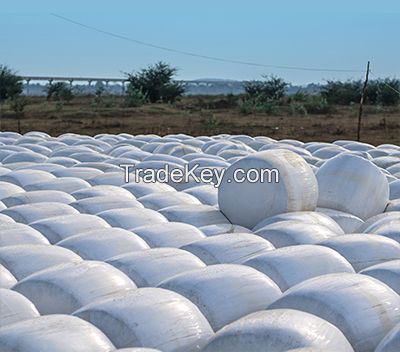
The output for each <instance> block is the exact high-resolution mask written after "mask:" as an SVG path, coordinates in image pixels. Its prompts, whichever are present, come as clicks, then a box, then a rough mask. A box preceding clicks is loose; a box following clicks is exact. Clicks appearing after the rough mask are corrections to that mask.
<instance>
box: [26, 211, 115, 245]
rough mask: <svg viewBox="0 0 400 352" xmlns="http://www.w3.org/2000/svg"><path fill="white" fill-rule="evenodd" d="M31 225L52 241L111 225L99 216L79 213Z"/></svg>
mask: <svg viewBox="0 0 400 352" xmlns="http://www.w3.org/2000/svg"><path fill="white" fill-rule="evenodd" d="M30 226H32V227H33V228H34V229H35V230H37V231H39V232H40V233H42V234H43V236H45V237H46V238H47V239H48V240H49V242H50V243H57V242H59V241H61V240H63V239H65V238H67V237H70V236H73V235H77V234H79V233H83V232H87V231H92V230H96V229H104V228H109V227H110V225H109V224H108V223H107V222H106V221H104V220H103V219H102V218H100V217H98V216H95V215H89V214H79V213H78V214H72V215H64V216H55V217H51V218H48V219H43V220H38V221H35V222H33V223H31V224H30Z"/></svg>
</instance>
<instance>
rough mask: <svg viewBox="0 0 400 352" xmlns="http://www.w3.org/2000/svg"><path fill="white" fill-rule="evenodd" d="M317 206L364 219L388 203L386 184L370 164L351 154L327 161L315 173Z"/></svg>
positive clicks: (379, 211) (375, 168) (381, 210)
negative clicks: (317, 196)
mask: <svg viewBox="0 0 400 352" xmlns="http://www.w3.org/2000/svg"><path fill="white" fill-rule="evenodd" d="M316 177H317V180H318V186H319V198H318V207H322V208H330V209H336V210H340V211H343V212H347V213H351V214H353V215H356V216H358V217H359V218H361V219H363V220H365V219H368V218H370V217H371V216H374V215H376V214H379V213H382V212H383V211H384V210H385V208H386V205H387V203H388V202H389V184H388V182H387V180H386V177H385V176H384V175H383V174H382V172H381V171H380V170H379V169H378V168H377V167H376V166H375V165H374V164H373V163H371V162H370V161H368V160H365V159H363V158H360V157H358V156H354V155H351V154H342V155H339V156H337V157H335V158H333V159H330V160H328V161H327V162H326V163H325V164H324V165H323V166H321V167H320V168H319V170H318V172H317V174H316Z"/></svg>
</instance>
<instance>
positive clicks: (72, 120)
mask: <svg viewBox="0 0 400 352" xmlns="http://www.w3.org/2000/svg"><path fill="white" fill-rule="evenodd" d="M357 114H358V106H357V105H354V106H348V107H334V108H333V111H332V112H331V113H329V114H324V115H312V114H307V115H302V114H296V113H294V114H293V113H292V112H291V111H290V109H289V107H285V106H283V107H280V108H279V111H278V112H277V113H274V114H266V113H255V114H250V115H244V114H242V113H241V112H240V111H239V108H238V107H237V106H236V105H235V104H232V103H230V102H229V101H227V100H226V99H225V98H224V97H185V98H183V99H182V100H181V101H179V102H178V103H176V104H174V105H169V104H149V105H145V106H142V107H137V108H126V107H122V98H121V97H105V98H104V101H103V102H102V103H101V104H100V105H98V104H97V105H95V104H94V103H93V98H92V97H78V98H75V99H74V100H73V101H72V102H70V103H65V104H60V103H57V102H48V101H46V99H45V98H39V97H37V98H29V104H28V105H27V106H26V108H25V112H24V113H23V116H21V119H20V126H21V127H20V128H21V132H22V133H25V132H28V131H31V130H37V131H44V132H47V133H49V134H51V135H54V136H57V135H59V134H62V133H66V132H74V133H80V134H88V135H96V134H98V133H113V134H115V133H121V132H126V133H131V134H146V133H155V134H159V135H165V134H169V133H187V134H191V135H195V136H198V135H212V134H219V133H230V134H248V135H251V136H257V135H264V136H270V137H272V138H275V139H282V138H292V139H298V140H302V141H305V142H307V141H327V142H330V141H334V140H338V139H353V140H354V139H356V136H357ZM17 120H18V119H17V115H16V114H15V113H14V112H12V111H11V110H10V108H9V107H8V106H7V105H6V106H4V107H3V111H2V116H1V130H3V131H18V123H17ZM361 140H362V141H364V142H368V143H371V144H374V145H378V144H382V143H394V144H398V145H400V109H399V107H392V108H382V107H376V106H366V107H365V108H364V117H363V125H362V131H361Z"/></svg>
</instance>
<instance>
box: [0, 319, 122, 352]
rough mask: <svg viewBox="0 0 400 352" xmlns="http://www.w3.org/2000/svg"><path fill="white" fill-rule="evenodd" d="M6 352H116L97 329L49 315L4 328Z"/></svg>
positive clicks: (1, 346) (1, 338) (0, 341)
mask: <svg viewBox="0 0 400 352" xmlns="http://www.w3.org/2000/svg"><path fill="white" fill-rule="evenodd" d="M0 350H1V351H2V352H43V351H51V352H112V351H114V350H115V347H114V346H113V344H112V343H111V342H110V340H109V339H108V338H107V337H106V336H105V335H104V334H103V333H102V332H101V331H100V330H99V329H97V328H96V327H94V326H93V325H92V324H89V323H87V322H86V321H84V320H82V319H79V318H77V317H73V316H69V315H58V314H56V315H48V316H43V317H38V318H34V319H29V320H24V321H20V322H18V323H15V324H11V325H8V326H5V327H3V328H0Z"/></svg>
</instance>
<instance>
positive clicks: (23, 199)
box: [1, 190, 75, 207]
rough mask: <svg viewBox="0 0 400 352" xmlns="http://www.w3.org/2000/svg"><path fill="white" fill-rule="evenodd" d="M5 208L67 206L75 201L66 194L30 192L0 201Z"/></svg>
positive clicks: (58, 192)
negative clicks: (50, 204)
mask: <svg viewBox="0 0 400 352" xmlns="http://www.w3.org/2000/svg"><path fill="white" fill-rule="evenodd" d="M1 201H2V202H3V203H4V204H5V205H6V206H7V207H12V206H15V205H22V204H30V203H42V202H57V203H64V204H69V203H72V202H73V201H75V198H74V197H72V196H71V195H69V194H68V193H65V192H61V191H51V190H50V191H49V190H45V191H30V192H23V193H18V194H14V195H12V196H9V197H7V198H3V199H2V200H1Z"/></svg>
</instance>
